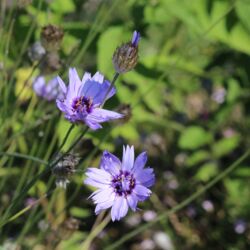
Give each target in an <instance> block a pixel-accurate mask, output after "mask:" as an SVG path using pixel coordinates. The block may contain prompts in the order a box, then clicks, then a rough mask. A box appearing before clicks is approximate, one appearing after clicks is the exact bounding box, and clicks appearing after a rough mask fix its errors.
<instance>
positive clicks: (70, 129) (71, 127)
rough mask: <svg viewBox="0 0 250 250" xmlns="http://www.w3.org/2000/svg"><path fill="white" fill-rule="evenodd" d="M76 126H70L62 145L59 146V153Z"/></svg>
mask: <svg viewBox="0 0 250 250" xmlns="http://www.w3.org/2000/svg"><path fill="white" fill-rule="evenodd" d="M74 126H75V125H74V124H71V126H70V127H69V129H68V131H67V133H66V135H65V136H64V139H63V141H62V143H61V145H60V146H59V148H58V150H57V154H58V153H60V151H61V150H62V148H63V146H64V145H65V143H66V141H67V140H68V138H69V135H70V133H71V131H72V130H73V128H74Z"/></svg>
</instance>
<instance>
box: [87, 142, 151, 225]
mask: <svg viewBox="0 0 250 250" xmlns="http://www.w3.org/2000/svg"><path fill="white" fill-rule="evenodd" d="M146 161H147V154H146V152H143V153H141V154H140V155H139V156H138V157H137V158H136V160H134V147H133V146H132V147H129V146H127V148H125V147H124V148H123V158H122V162H120V160H119V159H118V158H117V157H116V156H114V155H113V154H111V153H109V152H107V151H104V153H103V156H102V159H101V163H100V169H97V168H89V169H88V170H87V173H86V175H87V178H86V180H85V182H84V183H85V184H88V185H91V186H94V187H97V188H99V189H98V190H97V191H95V192H94V193H93V194H92V195H91V196H90V197H91V198H92V200H93V201H94V203H95V204H96V209H95V213H96V214H99V213H100V212H101V211H102V210H105V209H107V208H110V207H112V208H111V218H112V221H115V220H120V219H121V218H122V217H124V216H125V215H126V214H127V212H128V208H129V207H130V208H131V209H132V210H133V211H136V209H137V203H138V202H139V201H144V200H146V199H147V198H148V197H149V196H150V194H151V191H150V190H149V189H148V188H149V187H151V186H152V185H153V184H154V182H155V175H154V171H153V169H152V168H144V166H145V164H146Z"/></svg>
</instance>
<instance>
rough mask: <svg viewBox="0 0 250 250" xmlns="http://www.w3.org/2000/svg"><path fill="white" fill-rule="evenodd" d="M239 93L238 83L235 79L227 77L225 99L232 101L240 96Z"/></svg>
mask: <svg viewBox="0 0 250 250" xmlns="http://www.w3.org/2000/svg"><path fill="white" fill-rule="evenodd" d="M240 94H241V88H240V85H239V83H238V82H237V81H236V80H235V79H229V81H228V93H227V101H228V102H234V101H235V100H236V99H237V98H238V97H239V96H240Z"/></svg>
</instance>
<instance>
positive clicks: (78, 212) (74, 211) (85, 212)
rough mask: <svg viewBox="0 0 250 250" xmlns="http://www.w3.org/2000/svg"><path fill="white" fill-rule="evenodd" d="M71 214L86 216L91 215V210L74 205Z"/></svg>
mask: <svg viewBox="0 0 250 250" xmlns="http://www.w3.org/2000/svg"><path fill="white" fill-rule="evenodd" d="M70 214H71V215H72V216H73V217H78V218H86V217H89V216H90V214H91V213H90V211H89V209H83V208H79V207H72V208H71V209H70Z"/></svg>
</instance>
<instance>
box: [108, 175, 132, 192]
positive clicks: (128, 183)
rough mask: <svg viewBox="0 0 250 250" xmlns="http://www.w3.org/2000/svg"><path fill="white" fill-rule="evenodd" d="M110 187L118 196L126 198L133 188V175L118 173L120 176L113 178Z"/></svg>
mask: <svg viewBox="0 0 250 250" xmlns="http://www.w3.org/2000/svg"><path fill="white" fill-rule="evenodd" d="M112 187H113V188H114V191H115V193H116V194H118V195H119V196H123V195H124V196H127V195H129V194H131V193H132V191H133V189H134V188H135V178H134V176H133V174H131V173H129V172H127V171H124V172H123V171H120V174H119V175H117V176H115V177H114V178H113V180H112Z"/></svg>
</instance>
